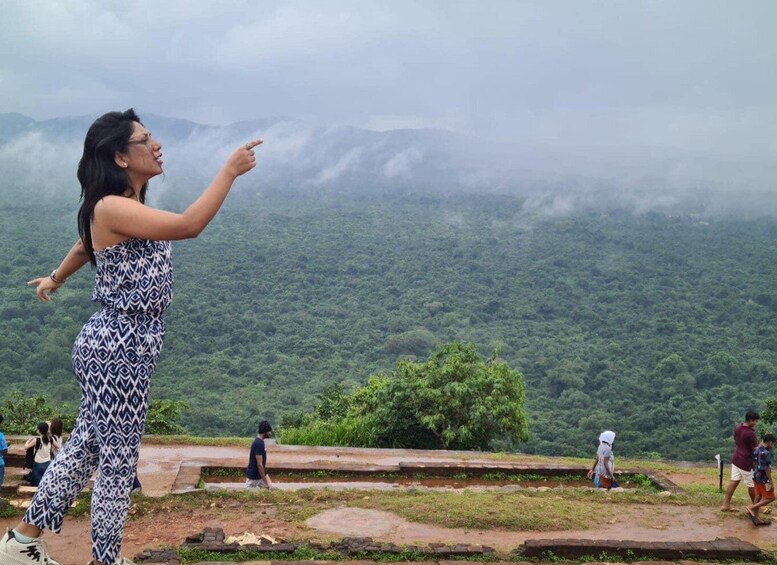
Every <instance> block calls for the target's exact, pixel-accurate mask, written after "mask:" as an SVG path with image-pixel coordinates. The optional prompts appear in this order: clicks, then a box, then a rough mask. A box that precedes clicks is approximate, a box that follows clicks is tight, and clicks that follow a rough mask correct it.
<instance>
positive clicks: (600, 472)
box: [588, 430, 618, 489]
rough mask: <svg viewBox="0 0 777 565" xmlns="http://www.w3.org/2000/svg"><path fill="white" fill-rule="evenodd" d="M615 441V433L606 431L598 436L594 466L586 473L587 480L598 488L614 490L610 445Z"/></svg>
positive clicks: (613, 463) (613, 458)
mask: <svg viewBox="0 0 777 565" xmlns="http://www.w3.org/2000/svg"><path fill="white" fill-rule="evenodd" d="M614 441H615V432H612V431H610V430H606V431H604V432H602V433H601V434H599V449H597V450H596V460H595V461H594V466H593V467H591V470H590V471H588V478H589V479H593V480H594V484H596V486H597V487H598V488H605V489H611V488H616V487H617V486H618V483H617V482H615V456H613V454H612V444H613V442H614Z"/></svg>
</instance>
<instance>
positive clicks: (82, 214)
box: [77, 108, 148, 265]
mask: <svg viewBox="0 0 777 565" xmlns="http://www.w3.org/2000/svg"><path fill="white" fill-rule="evenodd" d="M133 122H137V123H139V124H140V123H141V121H140V118H139V117H138V115H137V114H136V113H135V110H134V109H132V108H130V109H129V110H127V111H126V112H108V113H107V114H103V115H102V116H100V117H99V118H97V119H96V120H95V121H94V123H93V124H92V125H91V126H90V127H89V131H87V132H86V139H85V140H84V154H83V155H82V156H81V160H80V161H79V162H78V174H77V176H78V182H79V183H81V200H82V202H81V208H80V209H79V210H78V234H79V235H80V236H81V241H82V242H83V243H84V247H85V248H86V252H87V253H88V254H89V261H90V262H91V263H92V265H96V264H97V261H96V259H95V257H94V245H93V244H92V219H93V218H94V207H95V206H96V205H97V203H98V202H99V201H100V200H101V199H103V198H104V197H106V196H108V195H110V194H115V195H118V196H121V195H123V194H126V193H127V190H128V189H131V188H132V186H131V183H130V178H129V175H128V174H127V172H126V171H125V170H124V169H122V168H121V167H119V166H118V165H117V164H116V161H115V160H114V159H115V156H116V153H124V152H126V151H127V146H128V142H129V139H130V136H131V135H132V132H133V131H134V125H133ZM147 188H148V183H145V184H144V185H143V187H142V188H141V189H140V195H139V197H140V202H145V201H146V189H147Z"/></svg>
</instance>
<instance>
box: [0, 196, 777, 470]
mask: <svg viewBox="0 0 777 565" xmlns="http://www.w3.org/2000/svg"><path fill="white" fill-rule="evenodd" d="M71 192H72V191H71ZM3 194H4V195H5V196H6V198H5V199H4V202H5V204H4V205H3V206H2V208H0V226H2V227H0V236H1V237H0V242H2V247H3V249H2V252H0V274H1V275H0V277H1V278H0V296H1V297H2V300H1V301H0V304H1V306H0V386H2V390H3V392H4V393H7V391H10V390H13V389H21V390H24V391H25V392H27V393H30V394H32V393H39V392H42V393H45V394H47V395H49V396H50V397H52V399H54V400H56V401H67V402H74V401H75V400H76V398H77V394H78V391H77V387H76V384H75V380H74V378H73V377H72V375H71V374H70V372H69V354H70V347H71V345H72V341H73V338H74V336H75V334H76V333H77V332H78V330H79V329H80V326H81V324H82V323H83V321H84V320H85V319H86V318H87V317H88V316H89V315H90V314H91V312H92V311H93V310H94V305H92V304H91V303H90V302H89V297H90V293H91V283H92V281H91V277H90V275H89V273H88V272H86V271H87V270H85V271H84V272H82V273H80V274H79V275H77V276H76V277H74V278H73V279H71V280H70V281H69V282H68V284H67V285H66V287H64V288H63V289H62V290H61V291H60V292H59V293H58V294H57V296H56V300H55V301H54V302H53V303H52V304H39V303H38V302H37V301H36V300H35V299H34V297H33V294H32V292H31V291H30V290H27V289H26V288H25V287H24V282H25V281H26V280H28V279H29V278H32V277H33V276H37V275H40V274H43V273H46V272H48V271H49V270H50V269H51V268H52V267H53V266H55V265H56V263H57V261H58V260H59V258H60V257H61V255H62V253H64V251H65V250H66V249H67V247H68V246H69V245H70V243H71V242H72V241H73V240H74V238H75V233H76V232H75V221H74V215H75V207H76V204H75V201H74V198H71V197H68V198H67V199H65V198H64V197H62V196H60V195H58V196H56V197H54V198H51V199H49V200H45V201H43V202H40V201H39V202H35V199H34V198H28V197H27V194H28V192H27V191H26V189H25V190H22V189H20V188H19V187H7V188H5V189H4V193H3ZM9 194H15V195H16V197H15V198H13V199H11V198H8V195H9ZM65 202H67V204H65ZM63 210H64V212H63ZM775 234H777V222H775V221H774V220H771V219H761V220H750V221H745V220H736V219H707V220H704V221H701V220H699V219H692V218H687V217H682V218H670V217H665V216H663V215H659V214H646V215H632V214H627V213H620V214H619V213H611V214H578V215H573V216H569V217H564V218H540V217H536V216H533V215H531V214H530V213H527V211H526V210H525V209H524V199H523V198H520V197H517V196H514V197H513V196H497V195H474V194H473V195H467V194H459V195H456V196H447V197H446V196H439V195H438V196H435V195H431V194H427V195H413V194H412V193H410V194H408V193H405V194H404V195H403V194H393V195H391V194H385V195H361V196H359V195H357V194H353V193H352V194H344V195H340V196H333V195H329V196H325V195H315V194H308V195H297V196H295V197H291V196H283V195H266V196H262V195H261V194H254V195H250V194H247V193H243V194H242V195H241V196H240V197H239V198H237V199H235V200H234V201H233V202H232V203H230V204H229V205H228V206H227V208H226V209H225V210H224V213H222V214H221V215H220V216H219V217H217V219H216V221H215V222H214V223H213V224H212V225H211V226H210V227H209V228H208V229H207V230H206V232H205V233H204V234H203V235H202V236H201V237H200V239H198V240H195V241H188V242H180V243H177V244H175V247H174V260H175V263H176V285H177V286H176V298H175V302H174V304H173V306H172V308H171V310H170V314H169V318H168V321H169V324H168V334H167V337H166V342H165V350H164V352H163V355H162V359H161V361H160V365H159V370H158V374H157V375H156V377H155V383H154V387H153V396H154V397H156V398H177V399H183V400H185V401H186V402H187V403H188V404H189V410H187V411H186V412H185V414H184V419H185V421H184V424H185V426H186V427H187V428H188V429H189V430H190V431H191V432H193V433H195V434H208V435H240V434H243V435H246V434H250V433H251V432H252V429H253V427H254V425H255V422H256V421H257V420H258V419H259V418H260V417H261V418H265V417H267V418H270V419H272V420H273V421H278V420H279V419H280V418H281V417H282V416H283V415H284V414H288V413H291V412H294V411H298V410H308V409H310V408H311V407H312V406H313V405H314V403H315V397H316V394H317V393H318V392H319V391H320V390H322V388H324V387H326V386H327V385H329V384H331V383H335V382H338V383H344V384H345V385H346V386H353V385H356V384H360V383H364V382H365V381H366V379H367V377H368V376H369V375H370V374H374V373H376V372H381V371H389V370H391V368H392V367H393V366H394V364H395V363H396V361H397V359H398V358H400V357H402V356H412V355H415V356H425V355H426V354H427V353H428V352H429V351H431V349H432V348H433V347H434V345H435V343H438V342H440V341H448V340H453V339H458V340H465V341H471V342H474V343H475V344H477V346H478V347H479V348H480V349H481V351H482V352H484V353H490V352H492V351H493V350H494V349H495V348H498V350H499V352H500V356H502V357H503V358H505V359H506V360H507V361H508V362H509V363H510V364H511V365H512V366H514V367H516V368H518V369H520V370H521V371H522V372H523V374H524V377H525V379H526V383H527V398H528V409H529V413H530V424H531V434H532V439H531V440H530V441H529V442H528V443H526V444H523V445H520V446H515V447H517V448H518V449H520V450H522V451H527V452H533V453H542V454H564V455H588V454H589V452H590V451H591V450H592V447H593V445H594V443H595V438H596V436H597V435H598V433H599V431H601V429H603V428H612V429H614V430H616V431H617V432H618V440H617V442H618V452H619V453H621V454H623V455H640V456H648V457H650V456H656V455H657V454H660V455H661V456H664V457H668V458H673V459H685V460H699V459H704V460H709V459H711V458H712V456H713V455H714V454H715V453H717V452H721V451H722V452H724V453H725V452H727V451H728V450H729V449H730V440H729V436H730V433H731V429H732V426H733V424H734V423H735V422H736V421H738V420H739V419H740V418H741V415H742V414H743V412H744V411H745V409H746V408H748V407H750V406H755V407H756V408H760V407H762V401H763V399H764V398H766V397H768V396H777V384H776V383H777V381H775V379H774V377H775V375H777V353H776V352H775V343H777V341H776V340H775V337H776V336H775V333H776V329H775V325H774V322H773V319H774V314H775V310H777V293H775V292H774V291H773V288H772V287H773V281H774V280H775V275H777V272H775V271H777V261H776V259H777V246H775ZM503 447H505V446H503ZM508 447H509V446H508Z"/></svg>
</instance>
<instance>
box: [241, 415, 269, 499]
mask: <svg viewBox="0 0 777 565" xmlns="http://www.w3.org/2000/svg"><path fill="white" fill-rule="evenodd" d="M271 436H272V426H270V423H269V422H268V421H267V420H262V421H261V422H259V429H258V433H257V436H256V439H255V440H254V443H252V444H251V454H250V455H249V456H248V467H247V468H246V488H270V487H272V482H270V477H269V476H267V450H266V449H265V447H264V440H265V439H267V438H268V437H271Z"/></svg>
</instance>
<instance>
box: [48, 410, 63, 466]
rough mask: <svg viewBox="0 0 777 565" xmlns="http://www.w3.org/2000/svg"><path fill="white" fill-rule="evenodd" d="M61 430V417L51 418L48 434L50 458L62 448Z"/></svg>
mask: <svg viewBox="0 0 777 565" xmlns="http://www.w3.org/2000/svg"><path fill="white" fill-rule="evenodd" d="M62 431H63V424H62V419H61V418H52V419H51V423H50V424H49V434H50V435H51V458H52V459H54V458H55V457H56V456H57V453H59V452H60V450H61V449H62Z"/></svg>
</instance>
